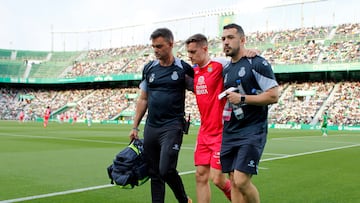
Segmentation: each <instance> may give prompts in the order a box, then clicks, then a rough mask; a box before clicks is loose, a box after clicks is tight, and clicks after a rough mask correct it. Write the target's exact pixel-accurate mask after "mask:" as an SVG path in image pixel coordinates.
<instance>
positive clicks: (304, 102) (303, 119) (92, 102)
mask: <svg viewBox="0 0 360 203" xmlns="http://www.w3.org/2000/svg"><path fill="white" fill-rule="evenodd" d="M0 92H1V95H0V104H1V107H0V119H6V120H15V119H17V117H18V114H19V113H20V111H24V112H25V114H26V115H27V118H28V119H30V118H36V117H42V116H43V112H44V110H45V108H46V107H47V106H50V107H51V109H52V110H53V111H56V110H57V109H60V108H62V107H64V106H65V105H66V104H69V103H74V104H76V105H75V106H74V107H73V108H69V109H67V111H66V112H65V113H68V114H74V113H76V114H77V115H78V118H79V119H85V118H86V115H85V114H86V110H87V109H88V108H89V107H90V108H91V110H92V112H93V119H94V120H98V121H101V120H110V119H113V118H119V117H118V115H119V114H120V113H121V112H123V111H128V112H134V111H135V105H136V99H137V98H136V97H130V98H129V97H127V95H129V94H131V95H138V94H139V89H138V88H114V89H111V88H106V89H88V90H44V89H40V90H35V89H15V88H0ZM280 92H281V96H280V99H279V102H278V103H277V104H273V105H272V106H271V107H270V110H269V123H277V124H289V123H300V124H311V123H312V121H314V119H317V120H319V119H321V118H316V117H315V116H316V115H317V113H318V112H319V111H320V110H322V111H327V112H328V114H329V117H330V118H329V124H330V125H331V124H334V125H360V99H359V98H360V82H340V83H334V82H304V83H297V82H293V83H285V84H281V85H280ZM21 94H27V95H33V96H34V97H33V98H32V99H31V101H29V100H22V99H19V98H20V97H19V95H21ZM331 95H333V96H331ZM185 113H186V115H189V114H190V116H191V120H192V121H193V122H200V115H199V112H198V108H197V105H196V100H195V97H194V94H193V93H192V92H189V91H187V92H186V104H185ZM145 118H146V117H145ZM127 119H131V118H127Z"/></svg>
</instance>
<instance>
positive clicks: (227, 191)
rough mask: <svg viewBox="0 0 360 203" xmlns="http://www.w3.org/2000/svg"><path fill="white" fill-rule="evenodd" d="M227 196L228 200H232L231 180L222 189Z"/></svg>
mask: <svg viewBox="0 0 360 203" xmlns="http://www.w3.org/2000/svg"><path fill="white" fill-rule="evenodd" d="M221 190H222V191H223V193H224V194H225V196H226V197H227V198H228V200H230V201H231V183H230V180H227V181H226V183H225V187H224V188H223V189H221Z"/></svg>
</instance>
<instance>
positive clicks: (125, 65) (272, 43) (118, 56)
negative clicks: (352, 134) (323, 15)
mask: <svg viewBox="0 0 360 203" xmlns="http://www.w3.org/2000/svg"><path fill="white" fill-rule="evenodd" d="M359 30H360V23H357V24H343V25H339V26H336V27H332V26H329V27H310V28H298V29H293V30H281V31H270V32H253V33H249V34H247V41H248V42H247V44H248V47H249V48H256V49H259V50H260V51H262V55H263V56H264V57H265V58H267V59H268V60H269V62H270V63H272V64H274V65H275V64H304V63H327V62H348V61H359V56H360V41H359V35H360V33H359ZM332 31H333V32H332ZM332 33H335V34H332ZM339 36H340V37H339ZM349 36H350V37H349ZM209 44H210V45H209V47H210V52H211V54H212V56H223V54H222V44H221V39H220V38H214V39H210V40H209ZM174 50H175V51H176V55H177V56H178V57H180V58H183V59H185V60H187V57H186V51H185V49H184V42H183V41H181V40H180V41H177V42H176V43H175V48H174ZM151 53H152V50H151V46H150V45H141V46H140V45H137V46H128V47H122V48H111V49H101V50H90V51H89V52H88V53H87V55H86V57H84V58H83V59H82V60H80V61H77V62H76V63H74V65H73V67H72V69H71V70H69V71H68V72H67V73H66V77H77V76H89V75H107V74H120V73H140V72H141V70H142V68H143V66H144V64H145V63H147V62H148V61H149V60H151V59H154V56H153V54H151Z"/></svg>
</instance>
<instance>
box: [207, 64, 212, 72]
mask: <svg viewBox="0 0 360 203" xmlns="http://www.w3.org/2000/svg"><path fill="white" fill-rule="evenodd" d="M212 71H213V67H212V66H211V65H209V66H208V68H207V72H209V73H211V72H212Z"/></svg>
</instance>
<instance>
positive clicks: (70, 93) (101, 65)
mask: <svg viewBox="0 0 360 203" xmlns="http://www.w3.org/2000/svg"><path fill="white" fill-rule="evenodd" d="M359 36H360V24H359V23H355V24H343V25H338V26H328V27H310V28H299V29H293V30H282V31H271V32H254V33H249V34H248V39H247V41H248V43H247V46H248V48H256V49H259V50H261V51H263V52H262V54H261V55H262V56H264V57H265V58H267V59H268V60H269V61H270V62H271V64H272V65H273V66H274V67H277V66H281V65H285V67H286V68H289V69H295V68H297V67H299V66H296V64H297V65H304V64H310V65H311V64H315V65H318V64H331V65H333V66H338V65H339V67H342V66H344V67H347V66H348V64H355V65H354V66H359V62H360V37H359ZM209 43H210V46H209V47H210V53H211V56H212V57H218V56H224V55H223V53H222V45H221V40H220V39H219V38H214V39H210V40H209ZM174 50H175V54H176V55H177V56H178V57H180V58H183V59H184V60H187V57H186V51H185V48H184V42H183V41H181V40H180V41H178V42H176V44H175V49H174ZM14 52H15V53H16V54H14ZM14 55H15V57H14ZM152 59H154V56H153V54H152V50H151V47H150V46H149V45H136V46H127V47H119V48H109V49H100V50H88V51H81V52H53V53H51V52H38V51H13V50H5V49H0V70H1V72H0V78H8V77H10V78H24V79H31V78H47V79H48V78H70V79H71V78H81V77H87V76H99V75H121V74H138V73H141V70H142V67H143V66H144V64H145V63H147V62H148V61H150V60H152ZM29 65H30V66H29ZM359 70H360V67H355V71H353V72H351V71H349V70H347V69H344V70H339V71H323V72H320V73H318V72H310V73H304V74H301V75H299V74H298V72H297V70H296V69H295V70H292V72H291V73H280V74H277V76H278V78H279V82H280V83H281V97H280V100H279V102H278V103H277V104H274V105H272V106H271V107H270V110H269V123H276V124H309V125H315V124H317V123H318V122H319V119H320V117H321V116H320V115H321V114H322V113H323V112H324V111H328V112H329V115H330V119H329V122H330V124H334V125H350V126H351V125H360V119H359V118H360V103H359V101H360V93H359V92H360V91H359V86H360V84H359V78H360V73H359ZM333 76H336V77H333ZM104 84H105V83H98V84H96V85H93V84H91V85H90V84H88V87H87V88H84V87H86V86H87V84H83V85H82V87H81V88H79V87H78V86H76V84H75V85H70V84H66V83H65V84H63V85H60V86H62V87H61V88H59V87H58V86H57V87H56V88H53V86H51V85H49V86H45V87H43V86H42V85H36V84H35V85H32V86H31V87H26V85H25V84H24V85H21V84H20V85H19V84H16V85H14V84H12V83H11V82H10V83H0V91H1V95H0V103H1V104H2V105H1V107H0V119H16V118H17V115H18V113H19V112H20V110H25V111H26V112H27V114H28V118H33V119H36V118H37V117H39V118H40V117H42V113H43V111H44V108H45V107H46V106H47V105H50V106H51V108H52V109H53V112H57V113H56V114H60V113H67V114H72V113H74V112H77V114H78V115H79V119H85V112H86V109H87V107H91V109H92V111H93V113H94V120H98V121H103V120H124V121H125V120H128V119H130V118H131V117H132V116H133V115H134V109H135V101H136V97H137V95H138V93H139V92H138V88H137V87H136V85H130V86H129V85H127V83H126V82H123V83H121V84H120V85H119V84H118V83H116V82H114V81H112V82H107V83H106V85H104ZM109 86H110V87H109ZM186 95H187V102H186V113H187V114H191V117H192V119H193V121H194V122H200V120H199V115H198V110H197V106H196V101H195V98H194V96H193V94H192V93H191V92H187V93H186ZM69 104H76V105H74V106H73V105H69ZM56 110H59V111H56ZM56 114H54V115H53V117H54V118H56V117H57V116H58V115H56Z"/></svg>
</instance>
